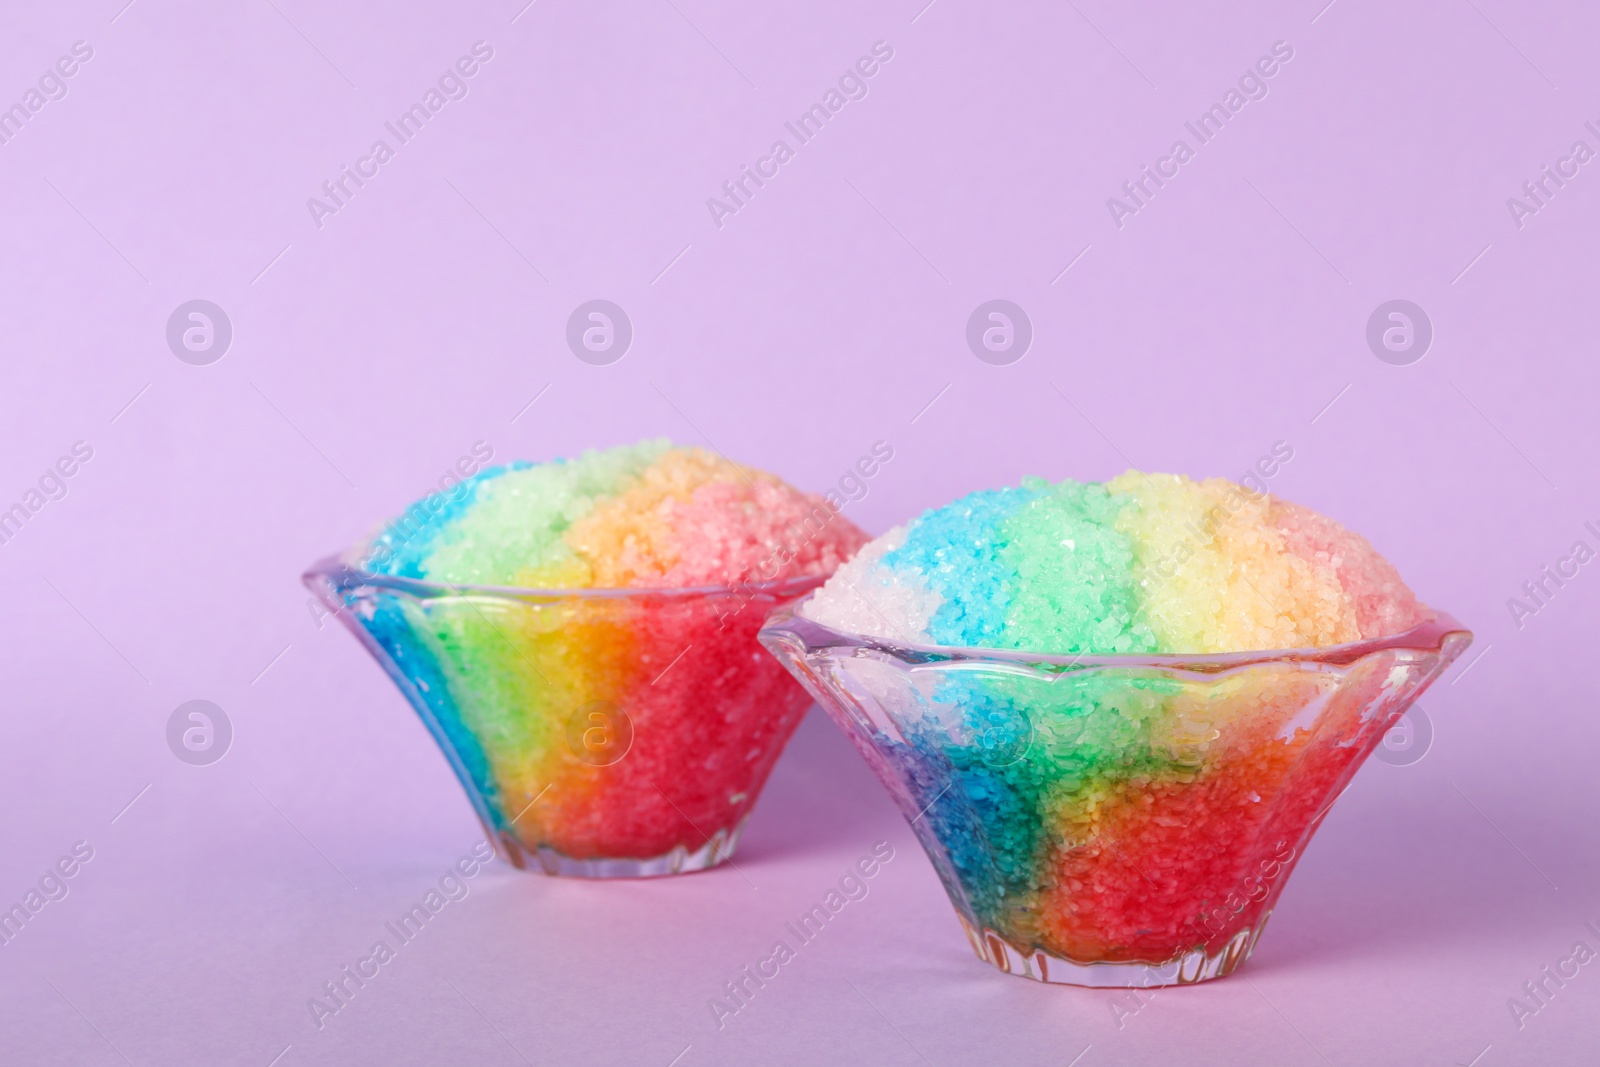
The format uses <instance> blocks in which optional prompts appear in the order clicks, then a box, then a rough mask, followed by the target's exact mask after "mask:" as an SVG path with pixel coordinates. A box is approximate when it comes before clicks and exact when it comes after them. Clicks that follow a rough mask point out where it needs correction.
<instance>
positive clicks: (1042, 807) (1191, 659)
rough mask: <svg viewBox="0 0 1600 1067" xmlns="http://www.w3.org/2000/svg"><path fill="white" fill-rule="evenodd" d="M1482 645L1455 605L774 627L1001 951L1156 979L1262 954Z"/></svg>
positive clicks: (791, 608) (776, 620)
mask: <svg viewBox="0 0 1600 1067" xmlns="http://www.w3.org/2000/svg"><path fill="white" fill-rule="evenodd" d="M802 603H803V602H802ZM1471 639H1472V635H1471V634H1470V633H1468V632H1467V631H1466V630H1465V629H1463V628H1462V627H1461V626H1459V625H1458V624H1457V623H1456V622H1455V621H1454V620H1453V619H1451V618H1450V617H1449V616H1446V615H1435V616H1433V617H1432V618H1430V619H1428V620H1427V621H1425V622H1423V623H1421V624H1419V625H1417V626H1415V627H1413V628H1411V629H1409V630H1407V631H1405V632H1404V633H1400V634H1396V635H1393V636H1390V637H1384V638H1378V639H1371V640H1363V641H1358V642H1353V643H1349V644H1342V645H1336V646H1332V647H1326V648H1320V649H1295V650H1280V651H1269V652H1234V653H1222V654H1204V655H1184V654H1131V655H1098V656H1089V655H1085V656H1070V657H1069V656H1052V655H1043V654H1035V653H1029V652H1016V651H1004V650H996V649H981V648H957V647H949V646H939V645H929V644H916V643H912V642H904V643H901V642H897V641H891V640H886V639H883V638H875V637H863V636H860V635H857V634H853V633H847V632H843V631H841V630H837V629H832V628H830V627H828V626H826V625H823V624H822V623H819V622H816V621H814V620H812V619H809V618H806V617H804V616H803V615H801V614H800V613H799V611H798V605H787V606H784V607H782V608H779V609H778V610H777V611H775V612H773V613H772V615H771V616H770V618H769V619H768V621H767V623H766V625H765V626H764V627H763V628H762V630H761V633H760V640H761V643H762V644H763V645H765V646H766V647H767V648H768V650H770V651H771V652H772V653H773V654H774V655H775V656H776V657H777V658H778V659H779V660H780V661H782V663H783V664H784V666H785V667H787V668H788V669H789V671H790V672H791V673H793V674H794V676H795V677H796V678H798V679H799V680H800V682H801V683H802V684H803V685H804V686H805V687H806V689H807V690H809V691H810V693H811V695H812V696H814V697H815V698H816V699H817V701H818V703H819V704H821V705H822V708H823V710H824V711H826V712H827V713H828V715H829V716H830V717H831V718H832V719H833V720H834V722H836V723H837V724H838V725H839V726H840V727H841V728H842V729H843V730H844V731H845V733H846V734H847V735H848V736H849V737H850V739H851V741H852V742H854V744H855V746H856V747H857V748H858V749H859V750H860V751H861V753H862V754H863V755H864V756H865V757H866V759H867V761H868V763H870V764H871V766H872V768H873V770H874V771H875V772H876V773H877V775H878V777H879V778H880V779H881V780H882V781H883V783H884V785H885V786H886V787H887V788H888V790H889V792H890V793H891V794H892V795H893V796H894V798H895V800H896V802H897V803H898V804H899V806H900V809H901V811H902V812H903V813H904V814H905V816H906V819H907V820H908V821H909V822H910V823H911V826H912V829H913V830H914V831H915V832H916V835H917V838H918V840H919V841H921V843H922V846H923V848H924V849H926V850H927V853H928V856H929V858H930V859H931V860H932V861H933V865H934V868H935V870H937V871H938V873H939V877H940V879H941V880H942V881H943V883H944V887H945V890H946V892H948V893H949V895H950V900H951V902H952V903H953V904H954V905H955V909H956V912H957V914H958V915H959V916H960V919H961V923H962V925H963V927H964V928H965V929H966V932H967V936H968V939H969V940H970V941H971V943H972V947H973V949H974V950H975V951H976V952H977V954H978V956H979V957H980V958H981V959H985V960H987V961H989V962H990V963H992V964H994V965H995V966H996V967H998V968H1000V969H1001V970H1003V971H1006V972H1008V973H1010V974H1016V975H1022V976H1025V977H1028V978H1033V979H1036V980H1038V981H1042V982H1058V983H1066V984H1071V985H1084V986H1106V987H1138V988H1143V987H1150V986H1162V985H1176V984H1187V983H1193V982H1199V981H1204V980H1206V979H1210V978H1217V977H1221V976H1223V975H1227V974H1229V973H1231V972H1232V971H1233V970H1234V969H1235V968H1237V967H1238V966H1239V965H1240V964H1241V963H1242V962H1244V960H1245V959H1246V958H1248V956H1249V955H1250V952H1251V950H1252V949H1253V948H1254V946H1255V944H1256V941H1257V939H1258V938H1259V937H1260V935H1261V931H1262V928H1263V927H1264V926H1265V924H1266V921H1267V918H1268V917H1269V916H1270V914H1271V912H1272V908H1273V904H1274V903H1275V902H1276V900H1277V898H1278V894H1279V893H1280V892H1281V891H1282V889H1283V886H1284V883H1285V882H1286V880H1287V879H1288V876H1289V873H1290V872H1291V871H1292V870H1293V868H1294V864H1295V862H1296V861H1297V860H1298V859H1299V857H1300V856H1301V855H1302V853H1303V852H1304V850H1305V847H1306V845H1307V843H1308V842H1309V840H1310V838H1311V835H1312V834H1313V833H1314V832H1315V830H1316V828H1317V826H1318V825H1319V824H1320V822H1321V820H1322V818H1323V816H1324V815H1325V814H1326V813H1327V811H1328V808H1329V807H1330V806H1331V805H1332V803H1333V801H1334V800H1335V799H1336V798H1337V797H1338V795H1339V793H1340V791H1341V790H1343V788H1344V787H1345V785H1346V784H1347V783H1348V782H1349V780H1350V778H1351V776H1352V775H1353V774H1354V773H1355V772H1356V770H1357V769H1358V768H1359V767H1360V765H1361V763H1362V761H1363V760H1364V759H1366V757H1367V756H1368V755H1369V754H1370V753H1371V752H1372V751H1373V750H1374V749H1375V748H1376V747H1377V746H1378V745H1379V744H1380V743H1381V741H1382V739H1383V736H1384V733H1385V732H1386V731H1387V730H1388V729H1389V728H1390V727H1391V726H1393V725H1394V724H1395V722H1396V720H1397V719H1398V718H1399V717H1400V716H1401V714H1402V713H1404V711H1405V710H1406V708H1407V707H1409V706H1410V705H1411V703H1412V702H1413V701H1414V700H1415V699H1416V698H1417V696H1418V695H1419V694H1420V693H1421V692H1422V690H1423V689H1425V688H1426V687H1427V686H1428V685H1429V684H1430V683H1431V682H1432V681H1433V679H1435V678H1436V677H1438V675H1439V674H1440V673H1441V672H1442V671H1444V670H1445V668H1446V667H1448V666H1449V664H1450V663H1451V662H1452V661H1453V660H1455V658H1456V657H1457V656H1459V655H1460V654H1461V652H1462V651H1463V650H1464V649H1465V648H1466V647H1467V645H1468V644H1470V643H1471Z"/></svg>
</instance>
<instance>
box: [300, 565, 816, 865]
mask: <svg viewBox="0 0 1600 1067" xmlns="http://www.w3.org/2000/svg"><path fill="white" fill-rule="evenodd" d="M304 581H305V583H306V585H307V587H308V588H310V589H311V590H312V591H313V592H314V593H315V594H316V595H317V596H318V597H319V598H320V599H321V600H322V601H323V603H324V604H326V605H327V607H328V609H329V610H330V611H332V612H333V613H335V614H336V615H337V616H338V618H339V619H340V620H341V621H342V622H343V623H344V624H345V625H346V626H347V627H348V628H349V629H350V631H351V632H352V633H354V634H355V636H356V637H357V639H358V640H360V642H361V644H362V646H363V647H365V648H366V649H367V651H368V652H370V653H371V654H372V656H373V657H374V658H375V659H376V660H377V661H378V662H379V663H380V664H381V665H382V666H383V668H384V670H385V671H386V672H387V673H388V675H389V677H390V679H391V680H393V682H394V683H395V685H397V686H398V687H399V688H400V691H401V692H402V693H403V694H405V697H406V699H407V700H408V701H410V703H411V706H412V707H413V708H414V709H415V710H416V712H417V714H418V715H419V716H420V717H421V719H422V721H423V723H424V724H426V726H427V728H428V730H429V732H430V733H431V734H432V735H433V738H434V740H435V741H437V742H438V744H439V747H440V748H441V749H442V750H443V751H444V754H445V757H446V758H447V759H448V760H449V762H450V766H451V768H452V769H453V770H454V771H455V773H456V777H457V778H459V779H460V781H461V784H462V787H463V788H465V789H466V792H467V796H468V798H469V799H470V800H471V801H472V806H473V808H474V810H475V811H476V812H477V813H478V818H479V819H480V820H481V821H482V822H483V825H484V829H485V831H486V832H487V834H488V837H489V840H490V841H491V842H492V843H493V844H494V846H495V849H496V851H497V852H498V853H499V854H500V856H501V857H502V858H503V859H505V860H506V861H508V862H509V863H511V864H512V865H513V866H515V867H519V868H524V869H526V868H529V867H531V866H533V865H535V864H537V866H538V867H539V868H541V869H542V870H544V871H545V872H546V873H549V874H560V875H571V876H576V877H586V878H643V877H651V876H655V875H664V874H678V873H682V872H688V871H697V870H703V869H706V868H709V867H713V866H716V865H717V864H719V863H721V862H723V861H724V860H726V859H727V858H728V857H729V856H731V855H732V854H733V851H734V848H735V846H736V845H737V843H738V839H739V834H740V832H741V831H742V829H743V827H744V823H745V819H746V817H747V816H748V814H749V812H750V809H751V807H752V806H753V805H754V804H755V801H756V797H757V796H758V795H759V794H760V792H761V787H762V786H763V785H764V784H765V783H766V779H767V775H768V773H769V772H770V771H771V770H772V767H773V765H774V764H775V763H776V762H777V760H778V757H779V755H780V754H781V753H782V751H783V746H784V745H785V744H786V743H787V742H788V740H789V737H790V735H791V734H792V733H793V732H794V730H795V727H796V726H798V725H799V722H800V719H801V717H802V716H803V715H804V714H805V711H806V708H807V707H808V706H809V705H810V699H809V698H808V697H807V696H806V694H805V692H804V691H803V690H802V689H801V688H800V686H798V685H796V684H795V682H794V680H793V679H791V678H790V677H789V676H788V675H787V674H786V673H785V672H784V670H783V668H782V667H781V666H779V665H778V664H777V663H776V662H775V661H774V660H773V659H772V658H771V657H770V656H768V655H766V654H765V653H764V652H763V651H762V650H761V646H760V645H759V644H758V643H757V641H756V632H757V630H759V628H760V626H761V624H762V622H763V621H764V620H765V618H766V616H767V613H768V612H769V611H771V610H772V609H773V608H774V607H776V606H778V605H781V604H784V603H787V602H789V601H792V600H794V599H795V598H796V597H799V596H801V595H804V594H805V593H808V592H810V591H811V590H813V589H815V588H816V587H817V586H819V585H820V584H821V583H822V581H823V579H821V578H800V579H791V580H787V581H780V582H768V583H759V584H753V585H741V586H739V587H737V588H725V587H701V588H686V589H519V588H513V587H504V586H484V585H461V586H454V585H449V584H446V583H438V582H429V581H421V580H417V579H410V578H398V577H390V576H381V575H374V574H371V573H368V572H364V571H358V570H356V569H353V568H351V567H350V566H349V565H348V564H347V563H345V562H344V561H343V560H342V559H341V558H340V557H330V558H328V559H325V560H322V561H321V562H319V563H317V564H316V565H314V566H313V567H312V568H311V569H310V570H309V571H307V572H306V574H305V575H304Z"/></svg>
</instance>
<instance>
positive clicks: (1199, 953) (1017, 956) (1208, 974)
mask: <svg viewBox="0 0 1600 1067" xmlns="http://www.w3.org/2000/svg"><path fill="white" fill-rule="evenodd" d="M1270 915H1271V912H1267V913H1265V914H1263V915H1262V916H1261V919H1260V921H1259V922H1257V923H1256V925H1255V926H1253V927H1245V928H1244V929H1243V930H1240V931H1239V932H1238V933H1236V934H1234V935H1233V936H1232V937H1231V938H1229V939H1228V941H1227V943H1226V944H1224V945H1223V946H1222V947H1221V948H1219V949H1218V950H1217V951H1216V952H1214V953H1212V954H1210V955H1207V954H1206V951H1205V949H1204V948H1193V949H1190V950H1189V951H1188V952H1185V953H1184V954H1183V955H1181V956H1179V957H1177V958H1176V959H1170V960H1167V961H1166V962H1165V963H1143V962H1138V961H1131V962H1118V963H1112V962H1106V961H1099V962H1091V963H1081V962H1079V961H1077V960H1069V959H1063V958H1061V957H1060V956H1052V955H1050V954H1049V953H1048V952H1045V951H1043V950H1042V949H1034V950H1033V951H1032V952H1023V951H1022V950H1021V949H1019V948H1017V947H1016V946H1015V945H1013V944H1011V943H1010V942H1009V941H1007V940H1006V939H1005V938H1003V937H1001V936H1000V935H999V934H997V933H995V932H994V931H993V930H990V929H987V928H983V929H975V928H974V927H973V926H972V924H971V923H969V922H968V921H967V919H966V917H965V916H960V915H958V917H959V918H960V919H961V927H962V929H964V930H966V932H967V940H968V941H970V942H971V943H972V949H973V951H974V952H976V953H977V954H978V958H979V959H981V960H984V961H986V962H988V963H992V964H994V966H996V967H998V968H999V969H1000V970H1002V971H1004V972H1006V973H1007V974H1014V975H1017V976H1018V977H1020V978H1031V979H1033V980H1034V981H1035V982H1049V983H1052V984H1055V985H1076V986H1089V987H1091V988H1095V989H1153V988H1156V987H1158V986H1172V985H1193V984H1195V983H1196V982H1205V981H1209V980H1210V979H1212V978H1223V977H1226V976H1227V975H1230V974H1232V973H1233V972H1234V970H1235V969H1236V968H1237V967H1238V966H1239V964H1241V963H1243V962H1244V961H1245V960H1247V959H1249V958H1250V952H1251V950H1252V949H1254V948H1255V946H1256V941H1257V940H1258V939H1259V938H1260V937H1261V930H1262V928H1263V927H1265V926H1266V925H1267V918H1268V917H1269V916H1270Z"/></svg>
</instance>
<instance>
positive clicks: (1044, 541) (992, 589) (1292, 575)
mask: <svg viewBox="0 0 1600 1067" xmlns="http://www.w3.org/2000/svg"><path fill="white" fill-rule="evenodd" d="M802 612H803V614H804V615H805V616H806V617H807V618H811V619H815V620H817V621H818V622H822V623H825V624H827V625H829V626H832V627H834V628H835V629H840V630H846V631H849V632H852V633H859V634H864V635H868V636H874V637H883V638H888V639H891V640H898V641H908V642H913V643H921V644H939V645H959V646H970V647H982V648H1004V649H1019V650H1026V651H1032V652H1047V653H1053V654H1060V655H1075V654H1078V653H1083V654H1086V655H1090V654H1093V655H1109V654H1120V653H1218V652H1242V651H1258V650H1267V649H1285V648H1325V647H1328V646H1330V645H1338V644H1345V643H1348V642H1352V641H1358V640H1362V639H1366V638H1374V637H1383V636H1387V635H1389V634H1394V633H1399V632H1401V631H1403V630H1407V629H1410V628H1411V627H1413V626H1415V625H1417V624H1418V623H1420V622H1421V621H1422V620H1423V619H1425V618H1427V617H1428V616H1429V614H1430V613H1429V612H1428V611H1427V609H1426V608H1424V607H1423V606H1422V605H1420V604H1419V603H1418V602H1417V598H1416V596H1415V595H1414V594H1413V593H1412V592H1411V590H1410V589H1408V588H1407V587H1406V585H1405V583H1404V582H1403V581H1401V579H1400V576H1399V574H1398V573H1397V572H1396V571H1395V569H1394V567H1393V566H1391V565H1390V564H1389V562H1388V561H1387V560H1385V559H1384V558H1383V557H1382V556H1380V555H1378V553H1377V552H1376V551H1375V550H1374V549H1373V548H1372V546H1371V545H1370V544H1368V543H1367V541H1366V540H1365V539H1364V538H1362V537H1361V536H1360V535H1359V534H1355V533H1352V532H1351V531H1349V530H1346V529H1345V528H1344V527H1342V526H1340V525H1339V524H1338V523H1336V522H1333V521H1332V520H1331V519H1326V518H1324V517H1323V516H1321V515H1318V514H1317V513H1316V512H1314V511H1311V510H1309V509H1307V508H1303V507H1300V506H1299V505H1297V504H1291V503H1289V502H1287V501H1283V500H1278V499H1276V498H1274V497H1272V496H1269V495H1267V494H1265V493H1261V492H1256V491H1252V490H1250V489H1246V488H1245V487H1243V486H1240V485H1237V484H1235V483H1233V482H1230V481H1226V480H1224V479H1221V478H1212V479H1208V480H1206V481H1203V482H1196V481H1192V480H1190V479H1189V478H1186V477H1184V476H1183V475H1177V474H1145V473H1142V472H1139V471H1129V472H1127V473H1126V474H1123V475H1121V476H1120V477H1117V478H1114V479H1112V480H1111V481H1109V482H1105V483H1097V482H1075V481H1070V480H1069V481H1063V482H1060V483H1057V484H1054V485H1052V484H1050V483H1049V482H1046V481H1044V480H1043V479H1039V478H1029V479H1024V481H1023V483H1022V485H1021V487H1020V488H1005V489H994V490H983V491H980V492H976V493H971V494H969V495H967V496H964V497H962V498H961V499H959V500H957V501H955V502H954V503H952V504H948V505H946V506H945V507H942V508H937V509H935V510H933V511H929V512H927V513H925V514H923V515H922V516H921V517H919V518H917V519H915V520H913V521H912V522H910V523H908V524H906V525H904V526H897V527H895V528H894V529H893V530H890V531H889V532H888V533H886V534H884V535H883V536H882V537H879V538H878V539H876V540H874V541H873V542H871V543H870V544H869V545H868V546H867V547H866V548H865V549H864V550H862V552H861V553H860V554H859V555H858V556H857V557H856V558H855V559H854V560H853V561H852V562H851V563H849V564H848V565H847V566H845V567H844V568H842V569H841V570H840V571H839V573H838V574H837V575H835V576H834V578H833V579H832V580H831V581H829V582H828V584H827V585H826V586H825V587H824V588H823V589H822V590H821V591H819V592H818V593H817V595H816V596H815V597H813V598H812V599H811V600H810V601H809V602H808V603H807V604H806V605H805V607H804V608H803V609H802Z"/></svg>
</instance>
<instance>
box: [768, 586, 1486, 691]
mask: <svg viewBox="0 0 1600 1067" xmlns="http://www.w3.org/2000/svg"><path fill="white" fill-rule="evenodd" d="M811 597H812V594H808V595H806V596H805V597H803V598H801V599H799V600H797V601H795V602H793V603H791V604H786V605H784V606H782V607H780V608H778V609H777V610H776V611H774V612H773V613H772V615H770V616H769V617H768V618H767V621H766V624H765V625H763V626H762V628H761V634H762V635H763V636H765V635H766V634H768V633H769V632H771V633H780V632H781V633H788V634H793V635H794V636H795V637H797V638H799V640H800V642H801V643H802V644H803V645H804V646H805V650H806V651H807V652H808V653H809V652H820V651H824V650H827V649H837V648H865V649H871V650H873V651H876V652H881V653H885V654H887V655H889V656H892V657H894V658H895V659H898V660H900V661H902V662H904V663H907V664H911V665H919V664H926V663H933V662H957V663H959V662H985V663H1010V664H1016V665H1018V666H1025V667H1041V666H1048V667H1060V668H1063V669H1073V668H1088V667H1155V668H1165V669H1184V670H1193V671H1206V672H1214V671H1222V670H1228V669H1231V668H1234V667H1242V666H1247V665H1250V664H1256V663H1272V662H1284V661H1289V662H1315V663H1325V664H1329V665H1336V666H1346V665H1349V664H1351V663H1354V662H1356V661H1357V660H1360V659H1363V658H1365V657H1366V656H1369V655H1371V654H1373V653H1375V652H1384V651H1390V650H1405V651H1415V652H1434V653H1443V652H1445V651H1446V650H1447V649H1448V647H1449V646H1451V645H1455V646H1456V647H1455V648H1454V649H1453V653H1454V654H1453V655H1452V656H1451V657H1450V658H1451V659H1454V658H1455V656H1456V655H1459V654H1460V653H1461V652H1462V651H1463V650H1464V649H1465V648H1466V647H1467V646H1468V645H1469V644H1471V642H1472V637H1473V635H1472V631H1471V630H1468V629H1467V628H1466V627H1465V626H1462V625H1461V624H1460V623H1459V622H1457V621H1456V620H1455V618H1454V617H1453V616H1451V615H1449V614H1447V613H1445V612H1442V611H1435V612H1433V614H1432V615H1430V616H1429V617H1428V618H1426V619H1424V620H1423V621H1422V622H1420V623H1418V624H1417V625H1416V626H1413V627H1411V628H1410V629H1409V630H1403V631H1401V632H1400V633H1397V634H1390V635H1388V636H1386V637H1373V638H1366V639H1364V640H1361V641H1351V642H1347V643H1345V644H1342V645H1329V646H1327V647H1325V648H1280V649H1259V650H1250V651H1240V652H1208V653H1199V652H1140V653H1110V654H1099V655H1077V656H1064V655H1060V654H1057V653H1050V652H1030V651H1027V650H1024V649H1012V648H985V647H981V646H969V645H935V644H922V643H919V642H914V641H893V640H890V639H888V638H882V637H869V636H867V635H865V634H858V633H851V632H850V631H848V630H840V629H836V628H835V627H832V626H829V625H827V624H826V623H821V622H818V621H817V620H815V619H812V618H808V617H807V616H805V615H802V614H800V611H801V609H802V608H804V607H805V605H806V603H807V602H808V601H810V600H811ZM1428 610H1430V611H1431V610H1432V609H1431V608H1430V609H1428ZM1457 635H1459V636H1460V637H1461V638H1464V639H1465V640H1458V641H1452V640H1451V639H1452V638H1453V637H1456V636H1457Z"/></svg>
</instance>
